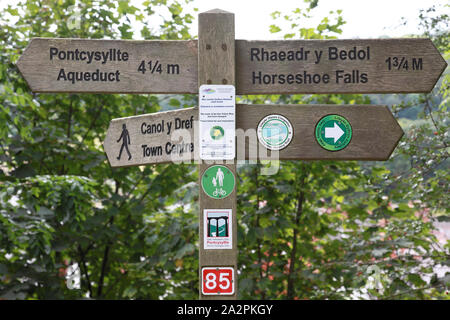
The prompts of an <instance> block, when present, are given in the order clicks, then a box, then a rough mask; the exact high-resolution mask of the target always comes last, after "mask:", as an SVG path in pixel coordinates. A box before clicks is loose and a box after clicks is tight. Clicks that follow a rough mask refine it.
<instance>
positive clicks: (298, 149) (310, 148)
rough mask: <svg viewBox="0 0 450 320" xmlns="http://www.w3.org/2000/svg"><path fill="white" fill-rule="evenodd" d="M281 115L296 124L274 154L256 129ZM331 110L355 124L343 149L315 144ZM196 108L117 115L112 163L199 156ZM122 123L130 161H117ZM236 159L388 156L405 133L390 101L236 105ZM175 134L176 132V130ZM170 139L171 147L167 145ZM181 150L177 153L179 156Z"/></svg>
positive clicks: (109, 144) (109, 137)
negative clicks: (157, 127) (161, 127)
mask: <svg viewBox="0 0 450 320" xmlns="http://www.w3.org/2000/svg"><path fill="white" fill-rule="evenodd" d="M271 114H281V115H283V116H285V117H286V118H287V119H289V121H290V122H291V124H292V127H293V131H294V136H293V138H292V141H291V143H290V144H289V145H288V146H287V147H286V148H284V149H282V150H280V151H279V153H278V155H275V154H274V153H270V152H269V151H268V150H267V149H266V148H265V147H264V146H263V145H262V144H260V143H259V142H258V138H257V134H256V128H257V126H258V123H259V122H260V121H261V120H262V119H263V118H264V117H265V116H267V115H271ZM328 114H338V115H341V116H343V117H345V118H346V119H347V120H348V121H349V122H350V124H351V126H352V130H353V137H352V140H351V142H350V144H349V145H348V146H347V147H346V148H345V149H342V150H340V151H334V152H331V151H327V150H325V149H323V148H321V147H320V145H319V144H318V143H317V141H316V139H315V136H314V132H315V131H314V130H315V126H316V124H317V122H318V121H319V120H320V119H321V118H322V117H324V116H326V115H328ZM175 119H179V120H180V122H183V123H190V120H191V119H193V121H192V122H193V128H192V127H190V128H188V129H179V130H174V129H173V128H175V124H172V125H171V127H172V133H171V134H170V135H168V134H167V124H168V123H169V122H172V123H174V122H175ZM197 120H198V108H188V109H181V110H176V111H168V112H161V113H153V114H148V115H141V116H134V117H127V118H120V119H114V120H112V121H111V123H110V126H109V129H108V131H107V134H106V139H105V142H104V148H105V151H106V154H107V157H108V160H109V162H110V164H111V166H112V167H126V166H136V165H145V164H152V163H168V162H177V161H187V162H190V161H198V160H199V157H198V151H197V150H198V141H197V140H198V138H197V137H198V133H197V132H196V131H197V130H198V125H197ZM162 121H164V124H165V127H166V129H165V131H164V132H161V133H155V134H142V132H141V129H142V124H143V123H146V124H147V125H149V126H151V125H153V124H160V123H161V122H162ZM123 124H125V125H126V128H128V131H129V135H130V140H131V144H130V146H129V150H130V153H131V154H132V159H130V160H128V157H127V154H126V150H123V151H122V153H123V154H122V158H121V160H120V161H119V160H117V156H118V155H119V152H120V148H121V146H122V141H120V142H117V140H118V139H119V137H120V135H121V133H122V129H123ZM236 127H237V130H236V159H237V160H249V159H250V160H267V159H277V157H278V159H279V160H387V159H389V157H390V155H391V153H392V151H393V150H394V148H395V147H396V145H397V143H398V141H399V140H400V138H401V137H402V135H403V130H402V129H401V127H400V126H399V124H398V123H397V121H396V120H395V118H394V117H393V116H392V114H391V112H390V111H389V109H388V108H387V107H386V106H374V105H276V106H273V105H243V104H241V105H237V106H236ZM172 134H173V135H172ZM191 142H192V143H193V151H192V152H191V149H190V147H188V148H187V147H185V149H184V151H183V152H182V153H176V151H177V150H181V149H180V148H182V146H183V145H184V146H186V145H187V144H189V143H191ZM167 144H169V149H166V146H167ZM143 145H147V146H148V147H154V148H155V147H158V146H161V154H156V155H154V156H148V157H144V156H143V147H142V146H143ZM173 145H176V147H174V148H176V149H174V150H175V151H174V153H170V154H168V153H167V152H166V150H170V148H171V146H173ZM178 155H179V156H178Z"/></svg>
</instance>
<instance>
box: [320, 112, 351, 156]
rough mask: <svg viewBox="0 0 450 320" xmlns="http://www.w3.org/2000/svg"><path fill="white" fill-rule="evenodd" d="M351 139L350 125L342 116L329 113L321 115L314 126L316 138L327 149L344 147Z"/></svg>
mask: <svg viewBox="0 0 450 320" xmlns="http://www.w3.org/2000/svg"><path fill="white" fill-rule="evenodd" d="M351 139H352V126H351V125H350V122H348V121H347V119H345V118H344V117H342V116H339V115H337V114H331V115H327V116H325V117H323V118H322V119H320V121H319V122H318V123H317V126H316V140H317V142H318V143H319V144H320V146H321V147H322V148H324V149H326V150H329V151H338V150H342V149H344V148H345V147H346V146H347V145H348V144H349V143H350V140H351Z"/></svg>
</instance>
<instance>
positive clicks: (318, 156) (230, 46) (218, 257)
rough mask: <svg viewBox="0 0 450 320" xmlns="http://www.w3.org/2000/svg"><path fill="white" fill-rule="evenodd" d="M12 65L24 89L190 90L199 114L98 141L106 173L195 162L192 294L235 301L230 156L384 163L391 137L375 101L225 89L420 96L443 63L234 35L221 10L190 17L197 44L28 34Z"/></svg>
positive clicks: (429, 52)
mask: <svg viewBox="0 0 450 320" xmlns="http://www.w3.org/2000/svg"><path fill="white" fill-rule="evenodd" d="M17 65H18V67H19V69H20V71H21V73H22V74H23V76H24V78H25V79H26V81H27V82H28V84H29V86H30V88H31V90H32V91H34V92H71V93H77V92H78V93H81V92H86V93H88V92H91V93H195V94H199V90H200V88H202V89H201V90H202V91H201V92H200V95H199V102H200V103H199V105H200V108H189V109H181V110H175V111H168V112H161V113H155V114H147V115H138V116H133V117H126V118H120V119H113V120H112V121H111V123H110V126H109V128H108V131H107V134H106V138H105V141H104V149H105V152H106V155H107V157H108V161H109V163H110V164H111V166H112V167H126V166H140V165H146V164H155V163H168V162H180V161H187V162H191V161H196V162H197V163H199V186H200V188H199V189H200V197H199V202H200V205H199V207H200V211H199V222H200V223H199V226H200V227H199V298H200V299H237V292H238V277H237V240H238V238H237V218H236V217H237V204H236V193H237V184H238V179H237V174H236V161H239V160H258V159H259V160H262V159H272V160H322V159H327V160H387V159H388V158H389V156H390V155H391V153H392V152H393V150H394V148H395V146H396V145H397V143H398V141H399V140H400V138H401V137H402V135H403V131H402V129H401V128H400V126H399V125H398V123H397V122H396V121H395V119H394V117H393V116H392V114H391V113H390V111H389V109H388V108H387V107H386V106H363V105H350V106H339V105H276V106H271V105H235V96H234V94H261V93H265V94H267V93H274V94H280V93H288V94H289V93H396V92H398V93H408V92H429V91H431V90H432V88H433V87H434V85H435V84H436V82H437V80H438V79H439V77H440V75H441V74H442V72H443V71H444V70H445V68H446V66H447V64H446V62H445V60H444V59H443V58H442V57H441V55H440V54H439V52H438V51H437V50H436V48H435V47H434V45H433V44H432V42H431V41H430V40H429V39H380V40H290V41H245V40H235V37H234V15H233V14H232V13H229V12H225V11H222V10H212V11H208V12H204V13H201V14H200V15H199V39H198V41H129V40H85V39H44V38H36V39H33V40H32V41H31V43H30V44H29V46H28V47H27V48H26V49H25V51H24V53H23V55H22V56H21V57H20V59H19V61H18V63H17ZM205 85H206V86H205ZM230 86H234V87H235V90H234V88H233V87H230ZM230 88H232V89H233V90H232V91H230ZM225 93H226V94H225ZM208 94H211V95H210V96H208ZM199 120H200V122H201V125H202V126H203V127H202V128H204V129H203V130H201V131H200V130H198V129H199V128H200V125H199ZM209 123H210V124H209ZM205 128H209V129H208V130H205ZM230 132H231V133H232V134H233V139H234V137H235V138H236V139H235V140H233V139H231V140H226V141H225V140H221V139H226V138H227V137H228V136H229V135H228V136H227V134H229V133H230ZM247 140H248V142H246V141H247ZM221 141H224V142H223V149H225V148H227V152H224V153H223V154H224V155H225V154H227V155H230V154H231V155H233V154H235V157H234V158H232V159H231V160H228V161H227V162H225V163H223V162H222V161H218V162H217V161H216V162H214V161H204V160H205V159H217V160H221V159H225V156H224V158H221V157H220V153H219V151H220V148H221ZM230 141H231V142H230ZM234 141H235V143H234ZM230 143H231V144H230ZM200 145H201V146H202V148H203V150H207V151H205V152H207V154H200V152H199V150H200V149H202V148H200ZM230 148H231V149H232V150H228V149H230ZM233 148H234V149H233ZM229 151H230V152H229Z"/></svg>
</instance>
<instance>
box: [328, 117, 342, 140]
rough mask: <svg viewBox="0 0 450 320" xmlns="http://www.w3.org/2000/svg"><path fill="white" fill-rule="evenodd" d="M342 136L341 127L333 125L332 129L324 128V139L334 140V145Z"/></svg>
mask: <svg viewBox="0 0 450 320" xmlns="http://www.w3.org/2000/svg"><path fill="white" fill-rule="evenodd" d="M343 134H344V131H342V129H341V127H339V126H338V125H337V123H336V122H335V123H334V127H333V128H325V138H334V143H336V141H338V140H339V138H340V137H342V135H343Z"/></svg>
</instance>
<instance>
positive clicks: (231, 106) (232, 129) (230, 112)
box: [199, 85, 236, 160]
mask: <svg viewBox="0 0 450 320" xmlns="http://www.w3.org/2000/svg"><path fill="white" fill-rule="evenodd" d="M235 97H236V94H235V88H234V86H232V85H202V86H200V94H199V126H200V128H199V129H200V131H199V132H200V143H199V146H200V159H202V160H233V159H234V157H235V155H236V150H235V136H236V99H235Z"/></svg>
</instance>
